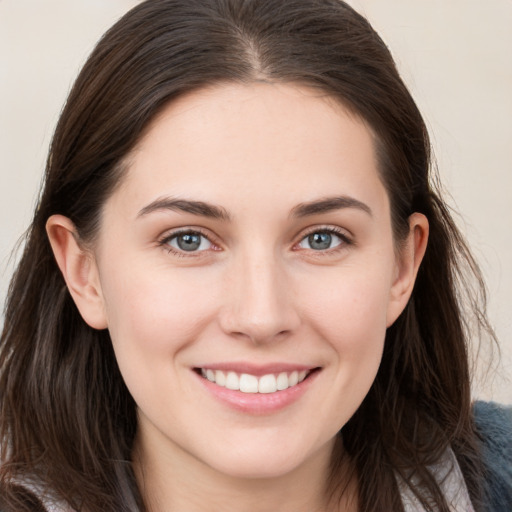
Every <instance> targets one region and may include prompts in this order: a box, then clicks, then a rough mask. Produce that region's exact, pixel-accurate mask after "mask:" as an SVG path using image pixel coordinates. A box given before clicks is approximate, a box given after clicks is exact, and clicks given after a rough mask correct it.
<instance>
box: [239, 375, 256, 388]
mask: <svg viewBox="0 0 512 512" xmlns="http://www.w3.org/2000/svg"><path fill="white" fill-rule="evenodd" d="M240 391H241V392H242V393H257V392H258V378H257V377H255V376H254V375H249V374H248V373H242V375H240Z"/></svg>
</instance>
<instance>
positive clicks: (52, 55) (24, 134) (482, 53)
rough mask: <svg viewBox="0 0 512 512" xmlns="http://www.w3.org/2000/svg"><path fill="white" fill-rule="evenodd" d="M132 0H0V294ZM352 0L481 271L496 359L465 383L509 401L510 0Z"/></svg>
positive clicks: (511, 267)
mask: <svg viewBox="0 0 512 512" xmlns="http://www.w3.org/2000/svg"><path fill="white" fill-rule="evenodd" d="M277 1H279V0H276V2H277ZM136 3H138V2H137V1H135V0H44V1H41V0H0V304H1V303H2V302H3V298H4V296H5V294H6V290H7V283H8V280H9V277H10V274H11V273H12V268H13V267H12V262H11V263H9V254H10V252H11V250H12V248H13V246H14V245H15V242H16V241H17V239H18V237H19V236H20V234H21V233H22V232H23V230H24V229H25V228H26V227H27V225H28V223H29V222H30V218H31V215H32V210H33V207H34V205H35V203H36V198H37V193H38V188H39V183H40V177H41V174H42V171H43V168H44V160H45V157H46V152H47V149H48V144H49V141H50V137H51V134H52V131H53V128H54V125H55V123H56V120H57V117H58V114H59V111H60V108H61V106H62V104H63V102H64V99H65V97H66V94H67V92H68V90H69V87H70V85H71V83H72V80H73V79H74V77H75V76H76V74H77V72H78V69H79V68H80V66H81V65H82V64H83V62H84V60H85V59H86V57H87V55H88V53H89V52H90V51H91V49H92V47H93V45H94V43H95V42H96V41H97V39H98V38H99V37H100V35H101V34H102V33H103V32H104V31H105V30H106V29H107V28H108V27H109V26H110V25H111V24H112V23H113V22H114V21H115V20H116V19H117V18H118V17H119V16H121V15H122V14H123V13H124V12H125V11H127V10H128V9H129V8H130V7H132V6H133V5H135V4H136ZM350 3H351V4H352V5H354V6H355V7H356V8H357V9H358V10H359V11H360V12H362V13H363V14H365V15H366V16H367V17H368V18H369V19H370V20H371V21H372V23H373V25H374V27H375V28H376V29H377V30H378V31H379V33H380V34H381V35H382V37H383V38H384V40H385V41H386V43H387V44H388V45H389V46H390V48H391V49H392V52H393V54H394V56H395V58H396V60H397V62H398V65H399V68H400V70H401V72H402V74H403V76H404V79H405V81H406V82H407V83H408V85H409V87H410V89H411V90H412V93H413V95H414V96H415V98H416V100H417V102H418V104H419V106H420V108H421V110H422V111H423V113H424V115H425V118H426V121H427V124H428V126H429V128H430V131H431V135H432V139H433V143H434V147H435V151H436V154H437V159H438V163H439V168H440V171H441V174H442V177H443V180H444V183H445V185H446V187H447V189H448V190H449V192H450V194H451V195H452V197H453V202H452V204H453V205H455V206H456V208H457V209H458V210H459V211H460V212H461V214H462V217H461V220H460V225H461V227H462V228H463V229H464V231H465V232H466V233H467V236H468V237H469V239H470V242H471V244H472V246H473V248H474V250H475V253H476V255H477V258H478V259H479V261H480V263H481V265H482V267H483V270H484V272H485V275H486V278H487V282H488V287H489V292H490V304H489V306H490V311H489V312H490V318H491V321H492V322H493V324H494V326H495V328H496V331H497V334H498V337H499V339H500V342H501V346H502V359H501V369H500V370H499V372H494V371H493V372H492V373H493V374H496V375H498V376H497V377H496V378H494V379H493V380H492V381H488V382H487V383H486V384H485V386H482V385H480V386H477V387H476V389H475V394H476V396H481V397H484V398H492V399H495V400H499V401H502V402H508V403H512V381H511V378H510V377H511V375H512V321H511V317H512V198H511V196H512V148H511V146H512V30H511V29H510V27H512V1H511V0H489V1H488V2H482V1H481V0H428V1H426V0H351V2H350ZM440 285H441V286H442V283H440Z"/></svg>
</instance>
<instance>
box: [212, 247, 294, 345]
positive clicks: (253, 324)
mask: <svg viewBox="0 0 512 512" xmlns="http://www.w3.org/2000/svg"><path fill="white" fill-rule="evenodd" d="M269 253H270V251H269ZM233 267H234V268H233ZM233 267H231V268H230V270H229V277H228V278H227V280H226V294H225V298H224V301H223V302H224V304H223V308H222V311H221V313H220V324H221V328H222V329H223V331H224V332H226V333H227V334H229V335H231V336H236V337H239V338H245V339H247V340H250V341H252V342H253V343H255V344H262V343H269V342H272V341H275V340H277V339H281V338H283V337H285V336H287V335H289V334H291V333H292V332H294V331H295V330H296V329H297V327H298V326H299V324H300V317H299V315H298V312H297V310H296V308H295V306H294V301H293V289H292V287H291V286H290V284H291V283H290V280H289V279H288V276H287V272H286V269H285V268H283V264H282V263H281V264H280V262H279V260H278V258H276V257H275V256H274V255H273V254H271V253H270V254H265V255H263V254H260V255H259V256H258V255H256V254H252V255H246V256H245V257H241V258H240V259H239V260H238V261H237V262H235V263H234V265H233Z"/></svg>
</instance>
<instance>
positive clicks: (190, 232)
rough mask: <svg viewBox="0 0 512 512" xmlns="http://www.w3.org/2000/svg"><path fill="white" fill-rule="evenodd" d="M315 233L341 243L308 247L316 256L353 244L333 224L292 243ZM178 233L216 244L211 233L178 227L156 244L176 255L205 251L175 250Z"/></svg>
mask: <svg viewBox="0 0 512 512" xmlns="http://www.w3.org/2000/svg"><path fill="white" fill-rule="evenodd" d="M315 233H326V234H329V235H335V236H337V237H338V238H339V239H340V240H341V243H340V244H338V245H336V246H335V247H333V248H329V249H325V250H316V251H315V250H314V249H309V251H311V252H313V253H314V254H315V255H317V256H325V255H329V254H332V253H335V252H337V251H339V250H342V249H343V248H346V247H347V246H350V245H353V244H354V241H353V240H352V239H351V238H350V237H349V236H348V235H347V233H346V232H345V231H342V230H341V229H339V228H336V227H333V226H325V227H323V226H322V227H315V228H311V229H310V230H308V231H306V232H305V233H302V234H301V237H300V240H299V241H298V242H297V243H295V244H294V246H293V247H294V248H295V247H297V246H298V245H299V244H300V243H301V242H302V241H303V240H305V239H306V238H307V237H308V236H311V235H313V234H315ZM180 235H199V236H201V237H203V238H205V239H206V240H207V241H208V242H209V243H210V244H212V246H213V247H217V249H214V250H218V246H217V245H216V244H215V243H214V242H213V241H212V239H211V238H212V237H211V235H208V234H206V233H205V232H203V231H202V230H201V229H198V228H194V229H180V230H178V231H173V232H172V233H170V234H169V233H167V234H166V235H165V236H164V237H162V238H161V239H160V240H159V241H158V245H159V246H161V247H163V248H164V249H165V250H166V251H167V252H168V253H170V254H173V255H175V256H178V257H198V256H200V255H201V254H202V253H204V252H206V250H202V251H183V250H177V249H175V248H174V247H172V246H171V245H170V242H171V240H173V239H175V238H177V237H179V236H180ZM297 250H308V249H297Z"/></svg>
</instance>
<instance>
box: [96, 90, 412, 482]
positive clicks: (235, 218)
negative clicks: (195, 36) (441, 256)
mask: <svg viewBox="0 0 512 512" xmlns="http://www.w3.org/2000/svg"><path fill="white" fill-rule="evenodd" d="M395 249H396V247H395V245H394V241H393V238H392V229H391V223H390V205H389V201H388V196H387V193H386V190H385V188H384V186H383V184H382V183H381V181H380V179H379V175H378V172H377V163H376V160H375V155H374V148H373V143H372V135H371V132H370V131H369V129H368V127H367V126H365V124H364V123H363V122H362V121H361V120H359V119H358V118H356V117H355V116H354V115H351V114H349V113H348V112H347V111H346V110H345V109H344V108H343V107H341V106H340V105H338V104H336V103H335V102H334V101H333V100H331V99H328V98H325V97H322V96H320V95H319V93H318V92H314V91H312V90H309V89H307V88H302V87H297V86H292V85H276V84H273V85H272V84H255V85H250V86H242V85H225V86H218V87H216V88H211V89H208V90H202V91H198V92H194V93H191V94H189V95H188V96H185V97H182V98H181V99H179V100H177V101H175V102H173V103H172V104H170V105H169V106H168V107H167V108H166V109H165V110H164V111H163V113H162V114H161V115H160V116H159V117H158V119H157V120H156V121H155V122H154V123H153V125H152V126H151V128H150V130H149V131H148V132H147V134H146V136H145V137H144V138H143V140H142V141H141V142H140V144H139V145H138V147H137V148H136V150H135V151H134V152H133V154H132V155H131V158H130V159H129V161H128V170H127V173H126V176H125V178H124V179H123V182H122V184H121V186H120V187H119V188H118V189H117V190H116V191H115V192H114V194H113V195H112V196H111V197H110V199H109V200H108V201H107V203H106V205H105V208H104V211H103V218H102V227H101V230H100V234H99V238H98V241H97V245H96V246H95V251H94V256H95V265H96V266H95V269H96V270H97V289H98V294H99V297H100V300H101V301H102V305H103V311H104V313H103V314H104V322H105V325H107V326H108V329H109V331H110V334H111V337H112V342H113V345H114V349H115V353H116V357H117V359H118V362H119V367H120V369H121V372H122V374H123V377H124V379H125V381H126V385H127V386H128V389H129V390H130V393H131V394H132V395H133V398H134V399H135V402H136V403H137V406H138V411H139V431H138V435H139V443H140V445H141V446H142V448H143V449H145V450H147V451H148V452H151V451H153V452H154V453H158V454H159V455H158V456H160V457H164V458H169V459H171V458H173V459H175V458H176V457H178V459H179V458H181V460H190V461H192V460H193V461H194V462H193V463H194V464H199V465H203V466H204V465H205V466H207V467H209V468H210V469H213V470H215V471H220V472H222V473H225V474H229V475H233V476H249V477H272V476H277V475H281V474H284V473H287V472H290V471H293V470H294V469H297V468H299V467H302V466H304V465H305V464H307V462H308V461H312V460H316V459H318V458H320V459H321V460H323V461H325V460H326V458H328V455H329V453H330V451H331V447H332V443H333V438H334V436H335V435H336V433H337V432H338V431H339V429H340V428H341V427H342V426H343V425H344V424H345V423H346V422H347V420H348V419H349V418H350V417H351V416H352V415H353V414H354V412H355V411H356V409H357V408H358V406H359V405H360V404H361V402H362V400H363V398H364V397H365V395H366V393H367V392H368V390H369V388H370V386H371V384H372V382H373V380H374V378H375V375H376V373H377V369H378V367H379V363H380V360H381V354H382V349H383V344H384V336H385V331H386V327H387V326H389V325H390V324H391V323H392V322H393V321H394V320H395V318H396V317H397V316H398V314H399V313H400V311H401V310H402V309H403V307H404V305H405V303H406V301H407V298H408V293H409V288H408V284H407V283H408V282H407V279H406V277H407V275H406V274H407V272H408V270H407V269H408V267H407V264H406V263H403V262H402V260H401V259H400V258H399V257H398V256H397V251H396V250H395ZM404 268H405V270H404ZM404 276H406V277H404Z"/></svg>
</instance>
